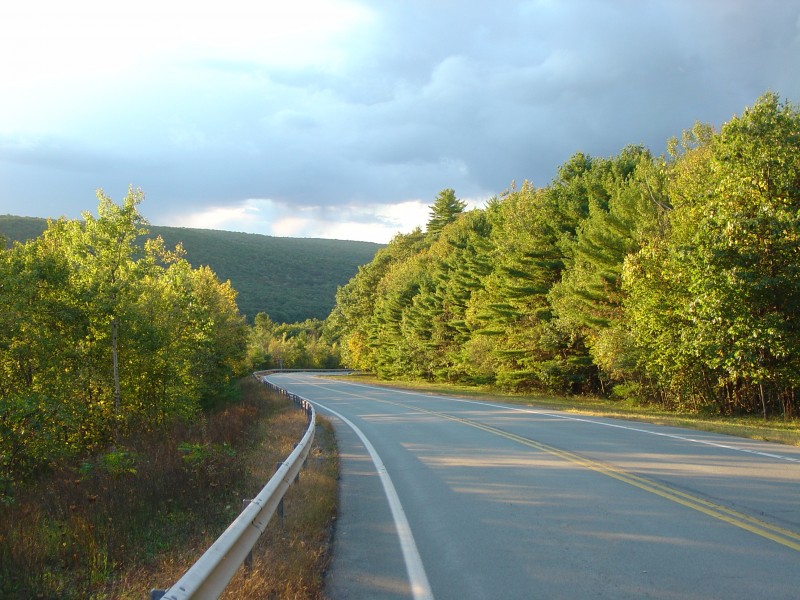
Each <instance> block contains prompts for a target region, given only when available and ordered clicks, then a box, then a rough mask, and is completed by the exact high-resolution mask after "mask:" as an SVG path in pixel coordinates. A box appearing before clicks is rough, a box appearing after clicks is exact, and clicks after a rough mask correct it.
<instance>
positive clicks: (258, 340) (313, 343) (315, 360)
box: [248, 313, 339, 370]
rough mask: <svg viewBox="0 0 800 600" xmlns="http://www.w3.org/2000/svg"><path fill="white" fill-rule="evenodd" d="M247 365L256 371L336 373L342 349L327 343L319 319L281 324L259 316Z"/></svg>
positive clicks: (265, 315)
mask: <svg viewBox="0 0 800 600" xmlns="http://www.w3.org/2000/svg"><path fill="white" fill-rule="evenodd" d="M248 361H249V364H250V366H251V368H252V369H253V370H263V369H336V368H338V367H339V347H338V344H336V343H332V342H329V341H328V339H327V335H326V332H325V323H324V322H323V321H320V320H319V319H307V320H305V321H303V322H302V323H291V324H286V323H282V324H278V323H274V322H273V321H272V319H270V317H269V315H267V314H266V313H259V314H257V315H256V318H255V323H254V324H253V327H252V328H251V329H250V337H249V340H248Z"/></svg>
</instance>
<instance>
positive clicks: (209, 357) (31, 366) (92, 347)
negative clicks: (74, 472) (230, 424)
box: [0, 189, 248, 503]
mask: <svg viewBox="0 0 800 600" xmlns="http://www.w3.org/2000/svg"><path fill="white" fill-rule="evenodd" d="M98 198H99V206H98V211H97V212H98V216H97V217H94V216H93V215H92V214H91V213H89V212H87V213H84V215H83V220H82V221H78V220H67V219H60V220H58V221H51V222H50V223H49V225H48V227H47V229H46V230H45V231H44V233H43V234H42V235H41V236H40V237H37V238H34V239H32V240H29V241H27V242H26V243H24V244H21V243H16V244H14V245H13V246H12V247H11V248H8V249H5V250H2V251H0V304H2V306H3V310H2V312H0V503H2V501H4V500H5V499H9V498H11V495H12V490H13V487H14V486H15V485H17V484H19V483H21V482H24V481H27V480H28V479H29V478H30V477H31V476H32V475H35V474H36V473H38V472H41V471H43V470H46V469H48V468H50V467H51V466H52V465H55V464H59V463H63V462H70V461H73V460H75V459H77V458H79V457H82V456H86V455H87V454H90V453H94V452H100V451H108V450H109V449H111V452H110V453H109V454H108V455H107V456H109V457H110V458H109V460H117V459H121V457H124V452H123V451H122V449H121V448H116V449H117V450H118V451H119V452H117V453H115V452H114V449H115V446H116V442H117V440H119V439H120V438H121V437H124V436H126V435H127V434H129V433H130V432H132V431H136V432H148V431H158V430H159V428H160V427H162V426H163V425H164V424H166V423H168V422H171V421H173V420H175V419H186V420H191V419H193V418H194V417H195V416H196V415H197V414H198V413H200V412H201V411H202V410H203V409H210V408H212V407H214V406H215V405H217V404H219V403H220V402H223V401H224V400H225V399H226V398H227V397H229V396H230V394H231V393H232V389H233V384H234V381H235V378H237V377H239V376H240V375H241V374H242V373H243V372H244V371H245V369H246V362H245V361H246V347H247V336H248V330H247V325H246V323H245V319H244V317H243V316H242V315H241V314H240V312H239V310H238V307H237V305H236V292H235V290H234V289H233V288H232V287H231V285H230V283H228V282H225V283H222V282H220V280H219V279H218V278H217V276H216V275H215V274H214V272H213V271H212V270H211V269H210V268H208V267H207V266H201V267H198V268H194V267H192V266H191V265H190V264H189V262H188V261H187V260H186V259H185V258H184V256H183V250H182V249H181V247H180V246H176V247H175V248H174V249H169V248H167V247H166V246H165V244H164V242H163V240H162V239H161V238H159V237H155V238H146V239H145V237H144V234H145V233H146V231H147V230H146V227H145V222H144V219H143V218H142V216H141V214H140V213H139V211H138V206H139V204H140V203H141V201H142V198H143V194H142V192H141V191H139V190H134V189H131V190H129V193H128V195H127V197H126V198H125V199H124V200H123V201H122V203H121V204H115V203H114V202H113V201H112V200H111V199H110V198H108V197H107V196H105V195H104V194H103V193H102V192H99V193H98Z"/></svg>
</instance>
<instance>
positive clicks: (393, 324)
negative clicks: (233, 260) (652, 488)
mask: <svg viewBox="0 0 800 600" xmlns="http://www.w3.org/2000/svg"><path fill="white" fill-rule="evenodd" d="M464 208H465V204H464V203H463V202H462V201H460V200H459V199H458V198H457V197H456V195H455V192H454V190H452V189H446V190H443V191H442V192H440V194H439V196H438V197H437V198H436V201H435V203H434V204H433V205H432V208H431V218H430V220H429V222H428V224H427V228H426V230H425V231H422V230H421V229H417V230H415V231H413V232H412V233H409V234H398V235H397V236H395V237H394V239H393V240H392V241H391V243H390V244H389V245H388V246H387V247H386V248H384V249H381V250H379V251H378V253H377V254H376V256H375V258H374V260H373V261H372V262H371V263H369V264H367V265H365V266H363V267H362V268H360V269H359V271H358V273H357V275H356V276H355V277H354V278H353V279H352V280H351V281H350V282H349V283H347V284H346V285H345V286H343V287H341V288H340V289H339V291H338V293H337V301H336V306H335V308H334V310H333V312H332V313H331V315H330V316H329V317H328V319H327V321H326V324H325V327H326V331H327V332H328V335H329V337H330V338H331V339H335V340H338V343H339V344H340V346H341V348H340V349H341V354H342V360H343V363H344V364H345V365H346V366H348V367H352V368H356V369H364V370H367V371H372V372H374V373H377V374H378V375H379V376H381V377H384V378H388V379H391V378H416V379H427V380H431V381H450V382H464V383H472V384H492V385H496V386H499V387H502V388H505V389H509V390H518V391H524V390H548V391H554V392H560V393H586V394H602V395H607V396H612V397H619V398H628V399H633V400H636V401H645V402H658V403H660V404H662V405H664V406H665V407H671V408H685V409H692V410H713V411H717V412H719V413H723V414H730V413H736V412H748V413H756V412H758V413H761V414H763V415H764V416H767V415H770V414H780V415H783V416H785V417H790V416H792V415H793V414H795V411H796V410H797V408H798V400H799V399H798V395H797V393H796V392H797V390H798V386H800V336H798V333H799V332H798V319H799V318H800V317H799V316H798V315H800V312H798V309H800V306H798V302H799V301H800V251H799V249H800V246H799V245H798V244H799V243H798V234H799V233H800V112H798V108H797V107H796V106H794V105H792V104H791V103H789V102H786V101H782V100H781V99H780V98H779V97H778V96H777V95H776V94H773V93H768V94H765V95H764V96H762V97H761V98H760V99H759V100H758V101H757V102H756V103H755V104H754V106H752V107H750V108H747V109H746V110H744V111H743V113H742V114H741V115H738V116H734V117H733V118H732V119H731V120H730V121H728V122H727V123H725V124H724V125H722V126H721V127H720V128H719V130H716V129H715V128H713V127H711V126H709V125H704V124H697V125H695V126H694V127H693V128H692V129H691V130H690V131H687V132H684V134H683V135H682V136H681V137H680V138H676V139H673V140H671V141H670V142H669V144H668V152H667V154H665V155H664V156H654V155H652V154H651V152H650V151H648V150H647V149H645V148H643V147H641V146H630V147H626V148H624V149H623V150H622V151H621V152H620V153H619V154H618V155H616V156H612V157H610V158H597V157H591V156H587V155H585V154H583V153H577V154H575V155H573V156H572V157H571V158H570V159H569V160H568V161H567V162H566V163H565V164H563V165H562V166H561V167H560V168H559V169H558V174H557V176H556V177H555V178H554V180H553V181H552V182H551V183H550V184H549V185H548V186H546V187H544V188H537V187H535V186H533V185H532V184H531V183H529V182H525V183H523V184H522V185H521V186H516V185H512V186H511V187H510V189H508V190H506V191H505V192H504V193H502V194H500V195H498V196H496V197H495V198H493V199H491V200H490V201H489V202H488V203H487V205H486V206H485V208H483V209H479V210H472V211H468V212H465V211H464Z"/></svg>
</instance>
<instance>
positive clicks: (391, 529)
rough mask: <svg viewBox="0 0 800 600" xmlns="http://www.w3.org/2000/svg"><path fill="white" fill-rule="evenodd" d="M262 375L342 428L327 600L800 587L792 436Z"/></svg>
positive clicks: (799, 459)
mask: <svg viewBox="0 0 800 600" xmlns="http://www.w3.org/2000/svg"><path fill="white" fill-rule="evenodd" d="M269 379H270V380H271V381H273V382H274V383H276V384H277V385H279V386H281V387H284V388H286V389H288V390H289V391H291V392H293V393H295V394H298V395H300V396H302V397H304V398H307V399H308V400H310V401H312V402H313V403H314V404H315V405H316V408H317V411H318V412H319V413H320V414H321V415H324V416H326V417H327V418H329V419H330V420H331V421H332V422H333V425H334V428H335V431H336V437H337V443H338V445H339V451H340V455H341V479H340V514H339V518H338V520H337V525H336V530H335V536H334V552H333V561H332V565H331V568H330V570H329V573H328V574H327V579H326V589H327V592H328V595H329V597H330V598H332V599H334V600H338V599H344V598H347V599H358V598H388V599H409V598H414V599H423V598H434V597H435V598H437V599H439V600H444V599H449V598H454V599H459V600H467V599H471V598H492V599H499V598H515V599H516V598H542V599H557V598H609V599H611V598H613V599H617V600H618V599H625V598H631V599H634V598H635V599H641V598H663V599H670V600H673V599H704V600H706V599H709V598H725V599H729V600H730V599H739V598H741V599H747V600H752V599H753V598H770V599H771V600H778V599H783V598H785V599H789V598H792V599H796V598H798V597H800V448H795V447H791V446H783V445H777V444H769V443H764V442H756V441H752V440H745V439H742V438H736V437H730V436H723V435H716V434H710V433H704V432H699V431H694V430H686V429H679V428H672V427H659V426H655V425H648V424H641V423H634V422H629V421H621V420H613V419H605V418H595V417H583V416H578V415H573V414H568V413H560V412H557V411H550V410H539V409H535V408H525V407H519V406H512V405H502V404H489V403H482V402H476V401H471V400H467V399H463V398H451V397H445V396H435V395H430V394H419V393H411V392H407V391H402V390H393V389H389V388H383V387H373V386H366V385H360V384H355V383H351V382H347V381H342V380H325V379H322V378H318V377H315V376H312V375H308V374H294V373H292V374H275V375H271V376H270V377H269Z"/></svg>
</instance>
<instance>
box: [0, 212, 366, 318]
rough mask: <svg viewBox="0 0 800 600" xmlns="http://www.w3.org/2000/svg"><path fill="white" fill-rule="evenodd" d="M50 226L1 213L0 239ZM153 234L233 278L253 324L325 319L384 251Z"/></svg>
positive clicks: (32, 234) (171, 230) (199, 233)
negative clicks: (342, 289) (264, 317)
mask: <svg viewBox="0 0 800 600" xmlns="http://www.w3.org/2000/svg"><path fill="white" fill-rule="evenodd" d="M46 228H47V221H46V220H45V219H34V218H30V217H14V216H10V215H0V235H3V236H5V237H6V238H8V240H9V241H10V242H13V241H19V242H26V241H28V240H32V239H34V238H36V237H38V236H40V235H41V234H42V233H43V232H44V230H45V229H46ZM149 231H150V233H149V236H150V237H153V238H157V237H160V238H162V239H163V240H164V245H165V246H166V247H169V248H174V247H175V246H178V245H180V246H182V248H183V249H184V251H185V258H186V260H187V261H188V262H189V263H190V264H192V265H194V266H196V267H199V266H201V265H206V266H209V267H210V268H211V269H212V270H213V271H214V272H215V273H216V274H217V276H218V277H219V278H220V280H222V281H226V280H230V282H231V285H232V286H233V288H234V289H236V291H237V294H238V295H237V304H238V306H239V310H240V311H241V312H242V314H244V315H246V316H247V319H248V321H250V322H252V321H253V319H254V318H255V315H257V314H258V313H260V312H265V313H267V314H269V315H270V316H271V317H272V318H273V319H275V320H276V321H278V322H281V323H294V322H299V321H304V320H306V319H312V318H316V319H324V318H325V317H326V316H327V315H328V314H329V313H330V311H331V309H332V308H333V305H334V298H335V295H336V289H337V287H338V286H342V285H344V284H346V283H347V281H348V280H349V279H350V278H351V277H353V276H354V275H355V273H356V271H357V269H358V267H359V266H360V265H363V264H365V263H368V262H369V261H370V260H372V258H373V257H374V256H375V252H377V250H379V249H380V248H381V245H379V244H373V243H370V242H353V241H343V240H322V239H299V238H279V237H270V236H265V235H256V234H249V233H233V232H229V231H213V230H201V229H188V228H179V227H159V226H151V227H149ZM140 243H141V242H140Z"/></svg>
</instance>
